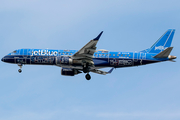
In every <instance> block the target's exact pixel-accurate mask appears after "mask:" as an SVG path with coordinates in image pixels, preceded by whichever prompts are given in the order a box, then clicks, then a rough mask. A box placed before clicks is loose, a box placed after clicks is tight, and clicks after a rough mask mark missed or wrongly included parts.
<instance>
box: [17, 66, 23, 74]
mask: <svg viewBox="0 0 180 120" xmlns="http://www.w3.org/2000/svg"><path fill="white" fill-rule="evenodd" d="M18 66H19V67H20V69H19V70H18V72H19V73H21V72H22V70H21V69H22V66H23V65H22V64H18Z"/></svg>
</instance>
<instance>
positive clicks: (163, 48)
mask: <svg viewBox="0 0 180 120" xmlns="http://www.w3.org/2000/svg"><path fill="white" fill-rule="evenodd" d="M166 48H167V47H164V46H157V47H155V50H165V49H166Z"/></svg>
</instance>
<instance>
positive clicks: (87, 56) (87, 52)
mask: <svg viewBox="0 0 180 120" xmlns="http://www.w3.org/2000/svg"><path fill="white" fill-rule="evenodd" d="M102 33H103V31H102V32H101V33H100V34H99V35H98V36H97V37H96V38H94V39H93V40H91V41H89V42H88V43H87V44H86V45H85V46H84V47H82V48H81V49H80V50H79V51H78V52H76V53H75V54H74V55H73V56H72V58H73V59H78V60H85V61H86V60H87V61H92V58H93V54H94V52H95V51H96V44H97V42H98V40H99V38H100V37H101V35H102Z"/></svg>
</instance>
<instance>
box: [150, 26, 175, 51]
mask: <svg viewBox="0 0 180 120" xmlns="http://www.w3.org/2000/svg"><path fill="white" fill-rule="evenodd" d="M174 32H175V29H169V30H167V31H166V32H165V33H164V35H162V36H161V37H160V38H159V39H158V40H157V41H156V42H155V43H154V44H153V45H152V46H151V48H150V49H148V50H147V52H149V53H160V52H162V51H163V50H165V49H166V48H168V47H170V46H171V42H172V39H173V36H174Z"/></svg>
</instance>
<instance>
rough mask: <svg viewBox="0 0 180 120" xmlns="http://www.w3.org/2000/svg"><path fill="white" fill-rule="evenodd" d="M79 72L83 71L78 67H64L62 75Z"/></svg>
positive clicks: (71, 74)
mask: <svg viewBox="0 0 180 120" xmlns="http://www.w3.org/2000/svg"><path fill="white" fill-rule="evenodd" d="M79 73H82V72H80V71H79V70H77V69H72V68H62V69H61V75H65V76H74V75H77V74H79Z"/></svg>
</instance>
